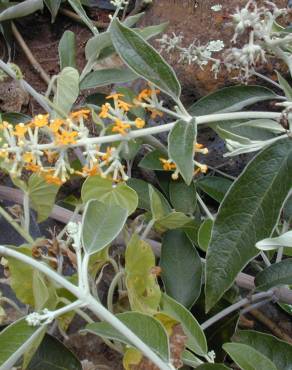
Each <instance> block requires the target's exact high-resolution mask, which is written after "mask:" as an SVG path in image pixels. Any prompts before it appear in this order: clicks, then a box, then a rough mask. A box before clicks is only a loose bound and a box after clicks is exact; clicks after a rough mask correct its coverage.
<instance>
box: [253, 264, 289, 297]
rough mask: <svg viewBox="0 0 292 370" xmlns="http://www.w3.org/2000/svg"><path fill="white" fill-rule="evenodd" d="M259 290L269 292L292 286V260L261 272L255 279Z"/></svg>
mask: <svg viewBox="0 0 292 370" xmlns="http://www.w3.org/2000/svg"><path fill="white" fill-rule="evenodd" d="M255 285H256V288H257V289H258V290H269V289H270V288H273V287H276V286H279V285H292V258H289V259H285V260H283V261H281V262H278V263H274V264H273V265H271V266H268V267H266V268H265V269H264V270H263V271H261V272H259V273H258V274H257V276H256V278H255Z"/></svg>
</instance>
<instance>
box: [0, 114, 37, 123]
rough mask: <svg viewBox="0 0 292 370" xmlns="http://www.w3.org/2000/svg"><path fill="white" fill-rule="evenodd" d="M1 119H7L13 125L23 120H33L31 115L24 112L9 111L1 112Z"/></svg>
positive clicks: (25, 121)
mask: <svg viewBox="0 0 292 370" xmlns="http://www.w3.org/2000/svg"><path fill="white" fill-rule="evenodd" d="M0 120H1V121H7V122H9V123H11V124H12V125H13V124H17V123H21V122H22V123H28V122H30V121H31V117H30V116H28V115H27V114H23V113H18V112H9V113H1V114H0Z"/></svg>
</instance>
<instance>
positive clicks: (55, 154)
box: [45, 150, 59, 163]
mask: <svg viewBox="0 0 292 370" xmlns="http://www.w3.org/2000/svg"><path fill="white" fill-rule="evenodd" d="M45 155H46V157H47V160H48V162H49V163H54V162H55V161H56V160H57V159H58V156H59V153H58V152H51V151H50V150H46V151H45Z"/></svg>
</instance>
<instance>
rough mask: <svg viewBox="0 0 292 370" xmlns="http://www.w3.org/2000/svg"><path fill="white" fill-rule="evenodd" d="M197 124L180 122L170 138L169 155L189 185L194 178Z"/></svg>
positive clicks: (171, 132)
mask: <svg viewBox="0 0 292 370" xmlns="http://www.w3.org/2000/svg"><path fill="white" fill-rule="evenodd" d="M196 135H197V132H196V127H195V123H194V122H193V121H191V122H190V123H187V122H184V121H178V122H177V123H176V124H175V125H174V127H173V129H172V130H171V131H170V133H169V136H168V153H169V158H171V159H172V160H173V161H174V162H175V164H176V167H177V168H178V170H179V172H180V174H181V175H182V177H183V179H184V181H185V182H186V184H187V185H190V183H191V181H192V179H193V176H194V160H193V156H194V142H195V140H196Z"/></svg>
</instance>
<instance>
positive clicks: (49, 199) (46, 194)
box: [27, 174, 60, 222]
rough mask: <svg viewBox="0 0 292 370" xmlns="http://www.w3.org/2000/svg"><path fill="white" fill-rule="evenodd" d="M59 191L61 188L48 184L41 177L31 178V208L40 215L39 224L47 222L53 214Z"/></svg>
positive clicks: (29, 191) (29, 183)
mask: <svg viewBox="0 0 292 370" xmlns="http://www.w3.org/2000/svg"><path fill="white" fill-rule="evenodd" d="M59 189H60V186H58V185H55V184H48V183H47V182H46V181H45V179H44V178H43V177H42V176H40V175H37V174H33V175H31V176H30V178H29V180H28V190H27V191H28V195H29V199H30V201H31V206H32V208H33V209H34V210H35V211H36V212H37V214H38V219H37V220H38V222H43V221H45V220H46V219H47V218H48V217H49V215H50V214H51V212H52V209H53V207H54V204H55V199H56V195H57V193H58V191H59Z"/></svg>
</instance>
